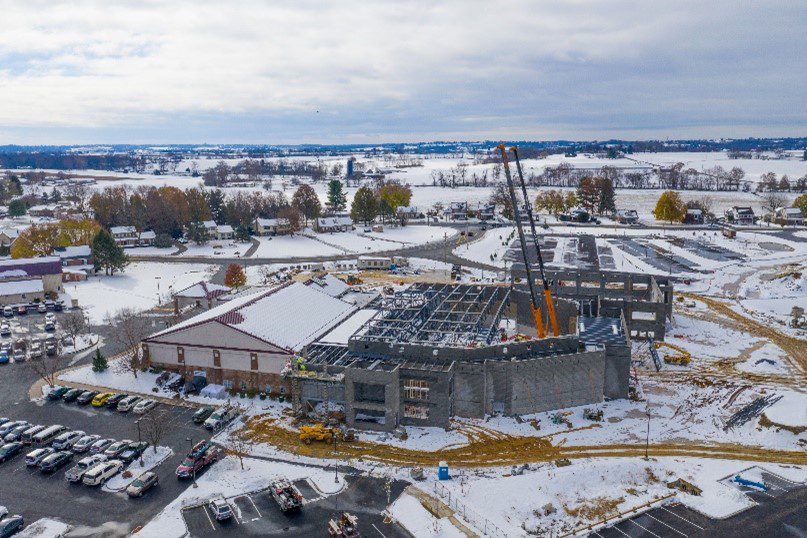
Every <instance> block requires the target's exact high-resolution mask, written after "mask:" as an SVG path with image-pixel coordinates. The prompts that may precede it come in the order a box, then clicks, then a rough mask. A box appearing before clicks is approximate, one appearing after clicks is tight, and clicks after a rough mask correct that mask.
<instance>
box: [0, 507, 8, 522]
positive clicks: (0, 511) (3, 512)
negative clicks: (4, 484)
mask: <svg viewBox="0 0 807 538" xmlns="http://www.w3.org/2000/svg"><path fill="white" fill-rule="evenodd" d="M7 515H8V508H6V507H5V506H3V505H2V504H0V519H3V518H4V517H6V516H7Z"/></svg>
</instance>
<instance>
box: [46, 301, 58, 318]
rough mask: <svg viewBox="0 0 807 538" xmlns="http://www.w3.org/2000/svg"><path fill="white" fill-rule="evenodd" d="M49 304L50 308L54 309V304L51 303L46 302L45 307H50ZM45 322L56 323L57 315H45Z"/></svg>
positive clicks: (49, 313) (51, 313)
mask: <svg viewBox="0 0 807 538" xmlns="http://www.w3.org/2000/svg"><path fill="white" fill-rule="evenodd" d="M49 302H50V303H51V304H50V306H51V308H52V307H53V303H52V302H51V301H46V302H45V306H48V303H49ZM45 321H52V322H54V323H56V314H54V313H53V312H48V313H47V314H45Z"/></svg>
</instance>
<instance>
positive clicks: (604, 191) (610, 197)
mask: <svg viewBox="0 0 807 538" xmlns="http://www.w3.org/2000/svg"><path fill="white" fill-rule="evenodd" d="M597 190H599V198H600V199H599V200H598V202H597V213H599V214H600V215H602V214H604V213H613V212H614V211H616V193H615V192H614V184H613V182H612V181H611V180H610V179H609V178H607V177H600V178H597Z"/></svg>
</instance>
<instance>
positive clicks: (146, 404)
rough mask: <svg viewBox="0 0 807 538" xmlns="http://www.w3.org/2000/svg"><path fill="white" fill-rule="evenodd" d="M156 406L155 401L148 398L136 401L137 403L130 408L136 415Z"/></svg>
mask: <svg viewBox="0 0 807 538" xmlns="http://www.w3.org/2000/svg"><path fill="white" fill-rule="evenodd" d="M156 406H157V402H155V401H154V400H149V399H145V400H140V401H139V402H137V405H135V406H134V407H133V408H132V413H134V414H136V415H143V414H145V413H148V412H149V411H151V410H152V409H154V408H155V407H156Z"/></svg>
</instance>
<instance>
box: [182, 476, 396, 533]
mask: <svg viewBox="0 0 807 538" xmlns="http://www.w3.org/2000/svg"><path fill="white" fill-rule="evenodd" d="M270 478H271V477H267V480H269V479H270ZM294 485H295V486H297V488H298V489H299V490H300V493H302V494H303V497H304V498H305V502H304V505H303V508H302V509H301V510H299V511H297V512H290V513H285V514H284V513H283V512H281V511H280V508H279V507H278V505H277V503H276V502H275V501H274V499H273V498H272V496H271V494H270V493H269V492H268V491H267V490H262V491H258V492H255V493H249V494H244V495H238V496H235V497H230V498H228V499H227V501H228V502H229V503H230V506H231V507H232V508H233V516H234V517H232V518H231V519H229V520H226V521H223V522H220V521H216V519H215V518H214V516H213V513H212V512H211V511H210V509H209V508H208V507H207V506H206V505H200V506H194V507H191V508H187V509H185V510H183V512H182V515H183V517H184V519H185V524H186V525H187V527H188V532H189V533H190V535H191V536H194V537H196V536H223V535H238V536H326V535H327V525H328V521H329V520H330V519H331V518H334V517H336V516H337V515H338V514H340V513H341V512H343V511H347V512H350V513H351V514H353V515H355V516H357V517H358V528H359V532H361V535H362V536H370V537H372V536H376V537H379V538H383V537H387V538H392V537H401V538H403V537H409V536H410V535H409V533H407V532H406V531H405V530H404V529H403V528H401V527H400V526H399V525H397V524H395V523H385V522H384V517H383V516H382V515H381V512H382V511H383V510H384V509H385V508H386V506H387V503H386V501H387V492H386V489H385V488H386V482H385V481H384V480H382V479H377V478H371V477H357V476H349V477H347V487H346V488H345V489H344V490H342V491H341V492H339V493H338V494H336V495H330V496H328V495H323V494H321V493H319V492H318V491H317V490H316V488H315V487H314V486H313V485H312V484H311V483H309V482H308V481H307V480H305V479H304V480H297V481H295V482H294ZM404 487H406V483H405V482H400V481H395V482H392V483H391V484H390V497H391V499H393V500H394V499H395V498H397V497H398V495H400V494H401V492H402V491H403V489H404Z"/></svg>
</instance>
